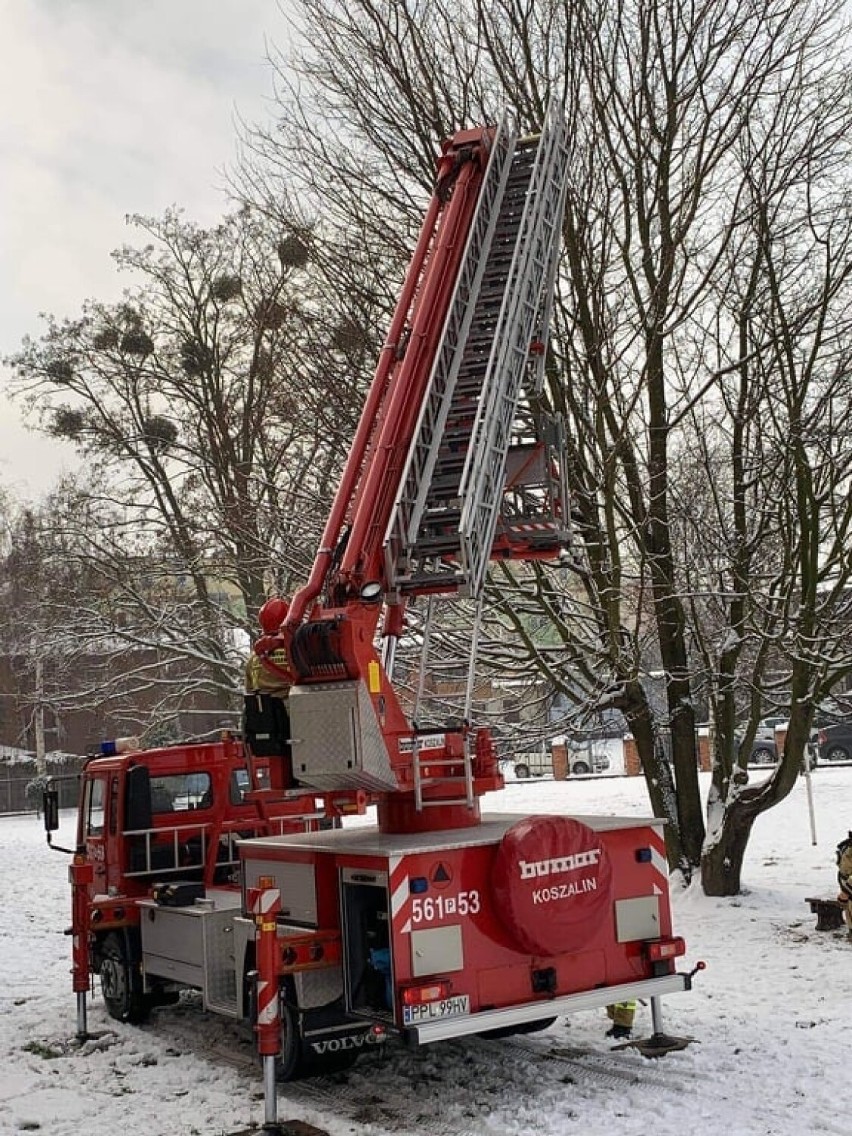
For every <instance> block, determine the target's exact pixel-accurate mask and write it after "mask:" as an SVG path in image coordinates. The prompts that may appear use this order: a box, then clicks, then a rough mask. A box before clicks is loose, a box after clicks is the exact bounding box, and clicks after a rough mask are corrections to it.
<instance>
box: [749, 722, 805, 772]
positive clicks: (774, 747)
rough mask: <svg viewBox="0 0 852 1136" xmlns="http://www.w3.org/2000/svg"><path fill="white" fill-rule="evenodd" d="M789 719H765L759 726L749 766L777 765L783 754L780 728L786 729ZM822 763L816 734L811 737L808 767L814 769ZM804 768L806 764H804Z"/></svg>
mask: <svg viewBox="0 0 852 1136" xmlns="http://www.w3.org/2000/svg"><path fill="white" fill-rule="evenodd" d="M787 721H788V719H787V718H763V719H761V721H760V722H758V724H757V733H756V734H755V736H754V742H753V744H752V749H751V754H750V755H749V759H748V763H749V765H775V764H776V763H777V761H778V759H779V758H780V756H781V754H780V752H779V750H778V734H777V731H778V729H779V727H780V728H781V729H783V728H785V727H786V725H787ZM819 761H820V752H819V747H818V746H817V739H816V736H815V734H813V735H811V741H810V742H809V743H808V765H809V767H810V768H811V769H813V768H814V767H815V766H816V765H818V764H819ZM802 764H803V767H804V762H803V763H802Z"/></svg>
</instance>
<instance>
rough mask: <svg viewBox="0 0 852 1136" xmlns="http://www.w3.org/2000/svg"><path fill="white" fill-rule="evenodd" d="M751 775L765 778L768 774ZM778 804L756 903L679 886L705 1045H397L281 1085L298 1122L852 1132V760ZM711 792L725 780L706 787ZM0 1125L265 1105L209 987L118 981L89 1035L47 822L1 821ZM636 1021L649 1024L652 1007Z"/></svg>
mask: <svg viewBox="0 0 852 1136" xmlns="http://www.w3.org/2000/svg"><path fill="white" fill-rule="evenodd" d="M752 776H760V774H759V773H753V774H752ZM812 783H813V790H814V802H815V818H816V828H817V837H818V843H817V844H816V845H815V846H814V845H813V844H812V842H811V831H810V825H809V819H808V809H807V800H806V795H805V786H804V783H800V784H799V785H797V787H796V789H795V790H794V792H793V793H792V795H791V796H790V798H788V800H787V801H785V802H784V804H783V805H781V806H780V807H779V808H777V809H775V810H773V811H772V812H771V813H769V814H767V815H766V816H765V817H763V818H761V819H760V820H759V821H758V822H757V825H756V827H755V830H754V835H753V838H752V841H751V845H750V848H749V852H748V857H747V860H746V865H745V869H744V873H743V882H744V888H745V892H744V894H743V895H742V896H739V897H737V898H736V899H724V900H722V899H708V898H706V897H705V896H703V895H702V894H701V893H700V891H698V890H697V889H696V888H692V889H689V890H687V891H684V892H680V893H679V894H676V895H675V897H674V903H675V928H676V930H677V932H678V933H680V934H682V935H684V936H685V937H686V939H687V943H688V945H689V951H688V955H687V958H686V960H685V965H686V966H687V967H691V966H694V964H695V963H696V962H697V961H698V960H699V959H703V960H704V961H705V962H706V964H707V969H706V970H705V971H704V972H703V974H700V975H698V976H697V979H696V985H695V989H694V990H693V991H692V992H691V993H684V994H679V995H672V996H670V997H669V998H668V999H664V1006H663V1009H664V1026H665V1028H666V1030H667V1032H669V1033H674V1034H681V1035H689V1036H692V1037H694V1038H695V1039H696V1043H695V1044H694V1045H691V1046H690V1047H689V1048H688V1049H686V1050H685V1051H683V1052H680V1053H673V1054H670V1055H669V1056H667V1057H665V1058H664V1059H662V1060H659V1061H648V1060H646V1059H644V1058H642V1057H640V1056H639V1055H638V1054H637V1053H636V1052H635V1051H632V1050H629V1049H628V1050H619V1051H611V1050H610V1047H609V1042H608V1040H607V1039H606V1038H605V1037H604V1030H605V1028H606V1024H607V1023H606V1021H605V1019H604V1016H603V1014H602V1012H600V1011H596V1012H594V1013H591V1012H590V1013H585V1014H578V1015H575V1016H574V1017H572V1018H571V1019H570V1021H569V1022H566V1021H565V1020H564V1019H560V1020H559V1021H558V1022H557V1023H556V1024H555V1025H553V1026H552V1027H551V1028H550V1029H548V1030H547V1031H545V1032H543V1033H540V1034H536V1035H530V1036H529V1037H525V1038H518V1039H516V1040H512V1041H504V1042H497V1041H482V1040H466V1041H463V1042H451V1043H441V1044H438V1045H434V1046H431V1047H427V1048H426V1049H424V1050H422V1051H419V1052H414V1053H412V1052H408V1051H406V1050H403V1049H402V1048H396V1047H391V1046H388V1047H387V1052H386V1053H385V1054H384V1055H379V1054H370V1055H368V1056H366V1057H362V1058H361V1060H360V1062H359V1064H357V1065H356V1066H355V1067H354V1069H353V1070H351V1071H350V1072H349V1073H346V1074H341V1075H340V1076H339V1077H337V1078H328V1079H326V1080H324V1081H320V1082H313V1083H311V1082H306V1083H305V1084H304V1085H303V1086H299V1085H292V1086H286V1085H282V1086H280V1092H279V1116H280V1119H281V1120H282V1121H286V1120H288V1119H290V1118H298V1119H300V1120H302V1121H304V1122H306V1123H309V1124H312V1125H315V1126H316V1127H317V1128H319V1129H321V1130H325V1131H327V1132H328V1133H329V1134H330V1136H354V1134H358V1136H384V1134H387V1133H391V1132H392V1133H428V1134H429V1136H442V1134H446V1136H462V1134H464V1136H498V1134H499V1136H528V1134H532V1133H535V1134H536V1136H563V1134H569V1136H570V1134H576V1136H613V1134H617V1136H648V1133H654V1136H711V1134H712V1136H717V1134H718V1133H724V1134H725V1136H764V1134H765V1136H803V1134H810V1133H838V1134H839V1133H844V1134H845V1133H848V1131H849V1125H848V1114H849V1110H848V1085H849V1072H848V1070H849V1058H848V1048H847V1045H848V1036H849V1022H850V1013H852V941H850V940H849V939H848V938H847V935H846V933H845V931H828V932H825V931H823V932H817V931H816V930H815V918H814V916H812V915H811V914H810V912H809V910H808V908H807V907H806V905H805V903H804V900H805V897H806V896H810V895H826V896H828V895H833V894H834V893H835V886H836V885H835V869H834V847H835V845H836V843H837V842H838V841H839V840H840V839H841V838H842V837H843V836H845V834H846V832H847V831H848V830H849V829H850V828H852V767H835V768H820V769H818V770H817V771H816V772H815V773H814V775H813V778H812ZM705 787H706V785H705ZM486 807H488V808H491V809H498V808H499V809H500V810H507V811H508V810H512V811H518V812H525V811H530V810H531V809H532V810H535V811H545V812H547V811H549V812H572V813H578V814H584V813H621V814H631V815H643V814H645V813H646V812H647V809H646V805H645V798H644V789H643V785H642V783H641V781H640V780H639V779H638V778H634V779H627V778H619V779H612V778H609V779H601V780H596V781H595V780H584V781H581V782H576V781H574V782H525V783H518V784H512V785H510V786H508V787H507V788H506V790H505V791H504V792H503V793H501V794H494V795H493V796H492V797H490V798H489V799H488V800H487V801H486ZM0 863H2V871H1V872H0V912H2V914H0V964H2V974H3V978H4V982H3V987H2V991H0V1133H4V1134H5V1133H20V1132H28V1131H33V1132H35V1131H43V1132H49V1133H50V1134H51V1136H87V1134H88V1133H93V1132H120V1133H122V1134H123V1136H161V1134H162V1136H166V1134H169V1136H194V1134H196V1133H197V1134H205V1136H206V1134H212V1136H226V1134H231V1133H237V1132H241V1133H243V1132H249V1131H254V1130H256V1129H257V1128H259V1127H260V1125H261V1123H262V1120H263V1102H262V1092H261V1077H260V1072H259V1068H258V1067H257V1066H255V1065H254V1063H253V1058H252V1053H251V1043H250V1041H249V1040H248V1039H247V1038H246V1037H245V1036H244V1035H242V1034H241V1033H240V1032H239V1031H237V1030H236V1029H235V1028H231V1027H228V1026H227V1025H224V1026H223V1024H222V1021H221V1019H216V1018H214V1017H212V1016H209V1015H206V1014H204V1013H203V1012H202V1011H201V1009H200V1006H199V1005H197V1004H195V1003H193V1001H192V1000H191V999H190V1000H189V1001H188V1002H187V1003H184V1004H182V1005H181V1006H179V1007H176V1008H174V1009H170V1010H163V1011H160V1012H159V1013H158V1014H157V1015H155V1016H154V1018H152V1021H151V1023H150V1024H148V1025H146V1026H145V1027H143V1028H139V1027H132V1026H122V1025H119V1024H118V1023H116V1022H114V1021H112V1020H111V1019H110V1018H108V1017H107V1015H106V1013H105V1011H104V1008H103V1004H102V1002H101V1001H100V998H99V996H98V997H95V998H94V999H93V1001H92V1004H91V1007H90V1014H89V1028H90V1030H91V1031H92V1032H93V1034H95V1035H97V1036H95V1037H94V1038H93V1039H92V1040H90V1041H88V1042H86V1043H85V1044H84V1045H83V1046H82V1047H79V1046H77V1045H76V1044H75V1043H74V1040H73V1037H74V1029H75V1004H74V996H73V994H72V993H71V988H70V975H69V967H70V955H69V948H70V941H69V939H68V938H66V937H65V936H64V935H63V929H64V928H65V927H66V926H67V924H68V922H69V897H68V888H67V882H66V880H67V877H66V868H67V859H66V857H64V856H62V855H61V854H59V853H57V852H53V851H50V850H49V849H48V848H47V847H46V845H45V843H44V836H43V833H42V831H41V828H40V823H39V822H38V821H37V820H36V819H35V817H9V818H0ZM637 1025H638V1027H639V1031H638V1032H640V1033H641V1032H650V1012H649V1009H648V1008H647V1007H646V1008H642V1007H640V1010H639V1015H638V1017H637Z"/></svg>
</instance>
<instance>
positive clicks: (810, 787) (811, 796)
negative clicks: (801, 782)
mask: <svg viewBox="0 0 852 1136" xmlns="http://www.w3.org/2000/svg"><path fill="white" fill-rule="evenodd" d="M805 792H806V793H807V797H808V815H809V817H810V821H811V844H816V842H817V834H816V814H815V813H814V787H813V785H812V783H811V747H810V744H809V743H808V742H805Z"/></svg>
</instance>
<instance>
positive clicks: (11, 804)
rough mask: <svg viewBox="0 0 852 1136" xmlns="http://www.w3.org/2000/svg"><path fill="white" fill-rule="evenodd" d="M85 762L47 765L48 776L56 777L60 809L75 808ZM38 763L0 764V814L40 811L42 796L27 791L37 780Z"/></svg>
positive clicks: (77, 761) (70, 761) (17, 762)
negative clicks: (80, 776)
mask: <svg viewBox="0 0 852 1136" xmlns="http://www.w3.org/2000/svg"><path fill="white" fill-rule="evenodd" d="M83 761H84V759H83V758H79V759H71V760H67V761H63V762H50V761H49V762H48V763H47V775H48V776H49V777H56V778H57V781H56V788H57V789H58V790H59V807H60V808H61V809H68V808H74V807H75V806H76V804H77V795H78V790H79V773H80V770H81V769H82V767H83ZM37 776H38V770H37V768H36V765H35V762H28V761H14V762H0V814H3V813H24V812H35V811H37V810H38V809H39V808H40V807H41V793H40V791H38V790H37V789H30V791H29V792H27V787H28V786H29V785H31V783H32V782H33V781H35V780H36V778H37Z"/></svg>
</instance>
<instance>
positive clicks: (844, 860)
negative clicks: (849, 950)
mask: <svg viewBox="0 0 852 1136" xmlns="http://www.w3.org/2000/svg"><path fill="white" fill-rule="evenodd" d="M837 886H838V889H839V891H838V893H837V898H838V899H839V900H840V902H841V903H845V904H846V908H845V910H844V912H843V917H844V919H845V920H846V926H847V927H848V928H849V934H850V935H852V832H850V833H849V835H848V836H847V837H846V839H845V840H841V841H840V843H839V844H838V845H837Z"/></svg>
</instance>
